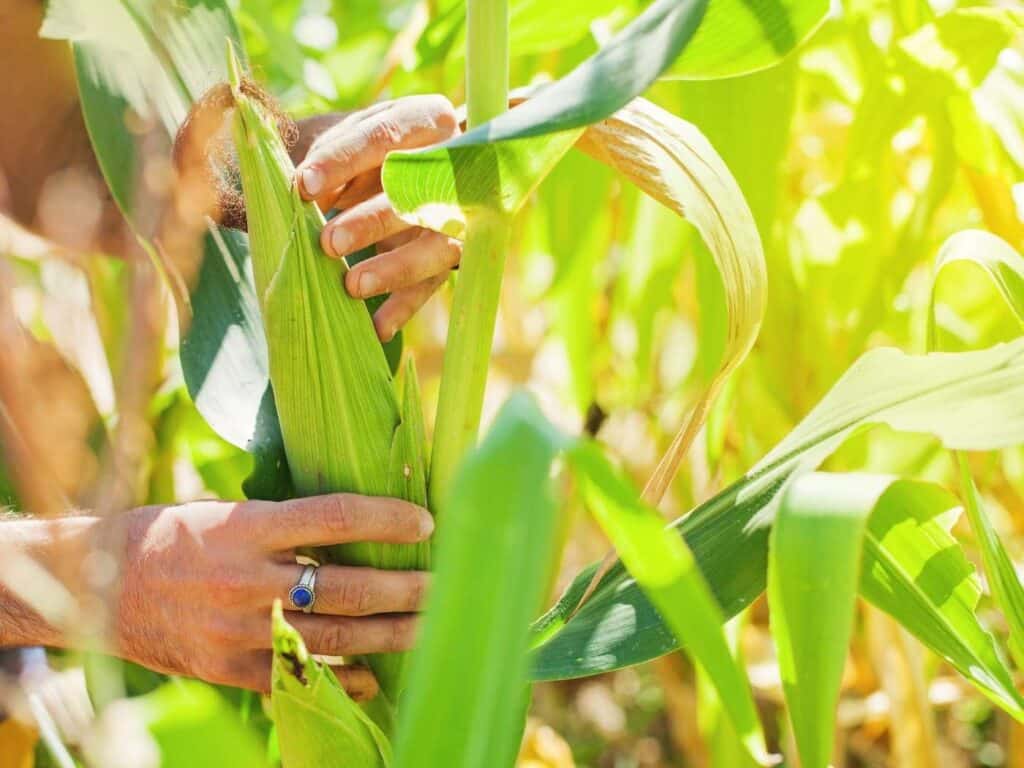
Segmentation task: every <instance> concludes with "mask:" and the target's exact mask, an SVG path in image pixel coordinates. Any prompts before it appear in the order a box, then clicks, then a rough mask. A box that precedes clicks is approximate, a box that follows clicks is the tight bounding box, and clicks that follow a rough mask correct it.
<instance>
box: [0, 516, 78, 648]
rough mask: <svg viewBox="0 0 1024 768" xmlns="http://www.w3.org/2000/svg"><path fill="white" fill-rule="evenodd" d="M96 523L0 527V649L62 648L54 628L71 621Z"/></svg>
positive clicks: (74, 520) (8, 523)
mask: <svg viewBox="0 0 1024 768" xmlns="http://www.w3.org/2000/svg"><path fill="white" fill-rule="evenodd" d="M95 522H96V521H95V518H88V517H65V518H60V519H56V520H33V519H11V520H5V521H3V522H0V648H7V647H12V646H22V645H48V646H64V645H66V641H65V633H64V632H63V631H62V628H60V627H58V626H55V624H57V623H60V621H61V619H63V620H64V621H68V620H73V619H74V615H73V614H74V605H75V602H74V599H73V598H74V592H76V591H77V586H76V585H77V584H78V583H79V582H80V580H81V576H82V567H81V564H82V562H83V558H84V557H85V554H86V552H87V550H88V547H87V541H88V539H89V536H90V532H91V530H92V528H93V526H94V524H95ZM44 616H45V618H44ZM47 619H49V621H48V620H47Z"/></svg>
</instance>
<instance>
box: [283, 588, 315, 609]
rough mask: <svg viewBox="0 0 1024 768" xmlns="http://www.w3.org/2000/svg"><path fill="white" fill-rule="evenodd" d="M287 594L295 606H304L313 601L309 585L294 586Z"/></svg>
mask: <svg viewBox="0 0 1024 768" xmlns="http://www.w3.org/2000/svg"><path fill="white" fill-rule="evenodd" d="M288 596H289V597H290V598H291V601H292V605H294V606H295V607H296V608H305V607H307V606H309V605H312V603H313V590H311V589H310V588H309V587H302V586H299V587H294V588H292V591H291V593H290V594H289V595H288Z"/></svg>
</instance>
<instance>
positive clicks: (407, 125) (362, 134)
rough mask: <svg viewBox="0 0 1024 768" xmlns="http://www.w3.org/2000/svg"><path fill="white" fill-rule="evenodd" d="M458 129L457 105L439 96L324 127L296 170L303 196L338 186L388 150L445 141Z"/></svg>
mask: <svg viewBox="0 0 1024 768" xmlns="http://www.w3.org/2000/svg"><path fill="white" fill-rule="evenodd" d="M456 131H458V122H457V118H456V116H455V110H454V108H453V107H452V105H451V102H449V101H448V100H447V99H446V98H444V97H443V96H410V97H409V98H406V99H401V100H399V101H396V102H395V103H394V104H392V105H391V106H390V107H388V108H387V109H384V110H381V111H379V112H377V113H375V114H372V115H370V116H369V117H366V118H363V119H361V120H360V121H359V122H357V123H355V124H353V125H339V126H336V127H335V128H332V129H330V130H328V131H326V132H325V133H324V134H323V135H322V136H321V137H320V140H319V141H317V143H316V144H315V145H314V146H313V147H311V148H310V150H309V154H308V155H306V159H305V160H303V162H302V165H301V166H299V169H298V172H297V173H298V178H299V180H300V183H299V188H300V191H301V193H302V195H303V196H304V197H305V198H306V199H312V198H316V197H317V196H319V195H321V194H323V192H324V191H325V190H329V189H339V188H341V187H342V186H343V185H344V184H346V183H347V182H348V181H349V180H350V179H352V178H354V177H356V176H358V175H359V174H361V173H365V172H366V171H369V170H371V169H373V168H379V167H380V166H381V165H382V164H383V163H384V158H385V157H386V156H387V153H388V152H391V151H392V150H396V149H416V148H417V147H425V146H429V145H430V144H435V143H437V142H439V141H444V140H445V139H447V138H448V137H450V136H452V135H454V134H455V132H456Z"/></svg>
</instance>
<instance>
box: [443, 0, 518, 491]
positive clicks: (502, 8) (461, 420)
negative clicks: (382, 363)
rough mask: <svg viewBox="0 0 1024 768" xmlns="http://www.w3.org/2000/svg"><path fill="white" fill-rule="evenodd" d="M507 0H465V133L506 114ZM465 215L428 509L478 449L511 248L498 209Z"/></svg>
mask: <svg viewBox="0 0 1024 768" xmlns="http://www.w3.org/2000/svg"><path fill="white" fill-rule="evenodd" d="M508 19H509V10H508V0H467V3H466V26H467V31H466V111H467V125H468V127H469V128H470V129H472V128H475V127H476V126H478V125H482V124H483V123H486V122H488V121H489V120H492V119H493V118H495V117H497V116H498V115H500V114H501V113H502V112H504V111H505V110H506V109H507V108H508V71H509V56H508V52H509V38H508V29H509V26H508ZM489 192H490V193H491V194H492V195H493V198H494V199H493V200H492V201H491V202H492V203H493V204H492V205H488V204H487V201H486V200H485V202H484V204H483V205H480V206H476V207H475V209H474V210H472V211H467V215H466V240H465V245H464V247H463V252H462V262H461V265H460V267H459V280H458V283H457V285H456V287H455V296H454V299H453V301H452V312H451V320H450V325H449V326H448V340H447V344H446V345H445V353H444V366H443V369H442V375H441V390H440V393H439V395H438V403H437V420H436V423H435V427H434V442H433V450H432V461H431V465H430V505H431V508H432V509H434V510H438V509H440V508H441V506H442V503H443V501H444V494H445V492H446V490H447V487H448V485H449V483H450V482H451V479H452V476H453V475H454V473H455V469H456V467H457V466H458V464H459V462H460V461H461V460H462V458H463V456H465V454H466V452H467V451H468V450H469V449H470V448H472V447H473V445H474V444H475V443H476V438H477V431H478V430H479V428H480V413H481V411H482V409H483V403H484V390H485V388H486V386H487V369H488V365H489V363H490V357H491V344H492V342H493V339H494V323H495V320H496V318H497V314H498V299H499V298H500V295H501V279H502V275H503V273H504V271H505V254H506V251H507V250H508V238H509V228H510V224H511V222H510V216H509V215H508V214H506V213H504V212H502V208H501V206H500V205H499V204H498V203H497V199H496V198H497V192H498V189H497V188H495V189H493V190H489Z"/></svg>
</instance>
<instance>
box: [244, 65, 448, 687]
mask: <svg viewBox="0 0 1024 768" xmlns="http://www.w3.org/2000/svg"><path fill="white" fill-rule="evenodd" d="M229 59H230V60H231V61H230V70H231V72H232V92H233V94H234V100H235V116H234V124H233V130H234V140H235V146H236V151H237V154H238V165H239V171H240V175H241V181H242V188H243V192H244V195H245V201H246V209H247V218H248V222H249V244H250V252H251V254H252V262H253V272H254V276H255V282H256V290H257V293H258V296H259V302H260V307H261V310H262V315H263V324H264V328H265V331H266V337H267V346H268V350H269V361H270V380H271V384H272V385H273V390H274V399H275V402H276V405H277V412H278V417H279V420H280V424H281V432H282V436H283V438H284V446H285V453H286V455H287V458H288V465H289V469H290V471H291V475H292V479H293V481H294V485H295V490H296V493H297V494H298V495H301V496H309V495H315V494H321V493H330V492H336V491H349V492H355V493H362V494H368V495H373V496H385V495H389V496H398V497H401V498H405V499H407V500H410V501H414V502H416V503H419V504H424V503H425V500H426V475H425V472H426V470H425V467H426V456H425V454H424V437H423V423H422V413H421V411H420V403H419V393H418V388H417V384H416V376H415V370H414V369H413V368H412V367H411V366H409V367H407V369H406V371H405V374H404V377H403V378H404V380H405V381H404V386H405V393H404V394H405V397H404V402H402V403H399V399H398V397H397V393H396V392H395V386H394V382H393V380H392V376H391V372H390V369H389V367H388V363H387V360H386V358H385V355H384V351H383V350H382V348H381V345H380V343H379V341H378V339H377V335H376V333H375V331H374V328H373V322H372V320H371V318H370V314H369V312H368V310H367V308H366V306H365V304H364V303H363V302H362V301H359V300H356V299H353V298H351V297H349V296H348V294H347V293H346V292H345V290H344V288H343V286H342V278H343V275H344V271H345V270H346V269H347V266H346V265H345V263H344V262H343V261H336V260H332V259H329V258H328V257H327V256H326V255H325V254H324V253H323V251H322V250H321V248H320V245H319V235H320V231H321V230H322V228H323V226H324V218H323V216H322V214H321V213H320V211H319V209H318V208H317V207H316V205H315V204H312V203H305V202H303V201H302V200H301V199H300V197H299V194H298V191H297V190H296V188H295V186H294V183H293V176H294V167H293V165H292V162H291V160H290V159H289V157H288V155H287V152H286V151H285V148H284V145H283V143H282V141H281V139H280V137H279V135H278V133H277V130H276V128H275V127H274V124H273V122H272V121H271V120H269V119H268V117H267V116H266V115H265V114H264V112H263V110H262V108H261V107H260V106H259V105H258V104H257V103H255V101H253V100H252V99H251V98H249V97H248V96H247V95H246V94H245V93H243V92H242V89H241V86H240V80H241V78H240V76H239V70H238V63H237V61H236V60H235V59H234V56H233V55H230V56H229ZM319 554H320V556H321V560H323V561H326V562H340V563H346V564H350V565H367V566H373V567H381V568H404V569H409V568H424V567H426V566H427V558H428V554H429V551H428V549H427V546H426V545H387V544H370V543H365V544H354V545H345V546H336V547H330V548H327V549H325V550H324V551H323V552H320V553H319ZM368 661H369V663H370V665H371V667H372V668H373V669H374V672H375V673H376V674H377V677H378V680H379V682H380V684H381V689H382V691H383V692H384V694H385V695H386V696H387V698H388V700H389V701H391V702H394V701H395V699H396V698H397V696H398V694H399V692H400V690H401V685H402V670H403V667H404V654H391V655H388V656H372V657H368Z"/></svg>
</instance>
